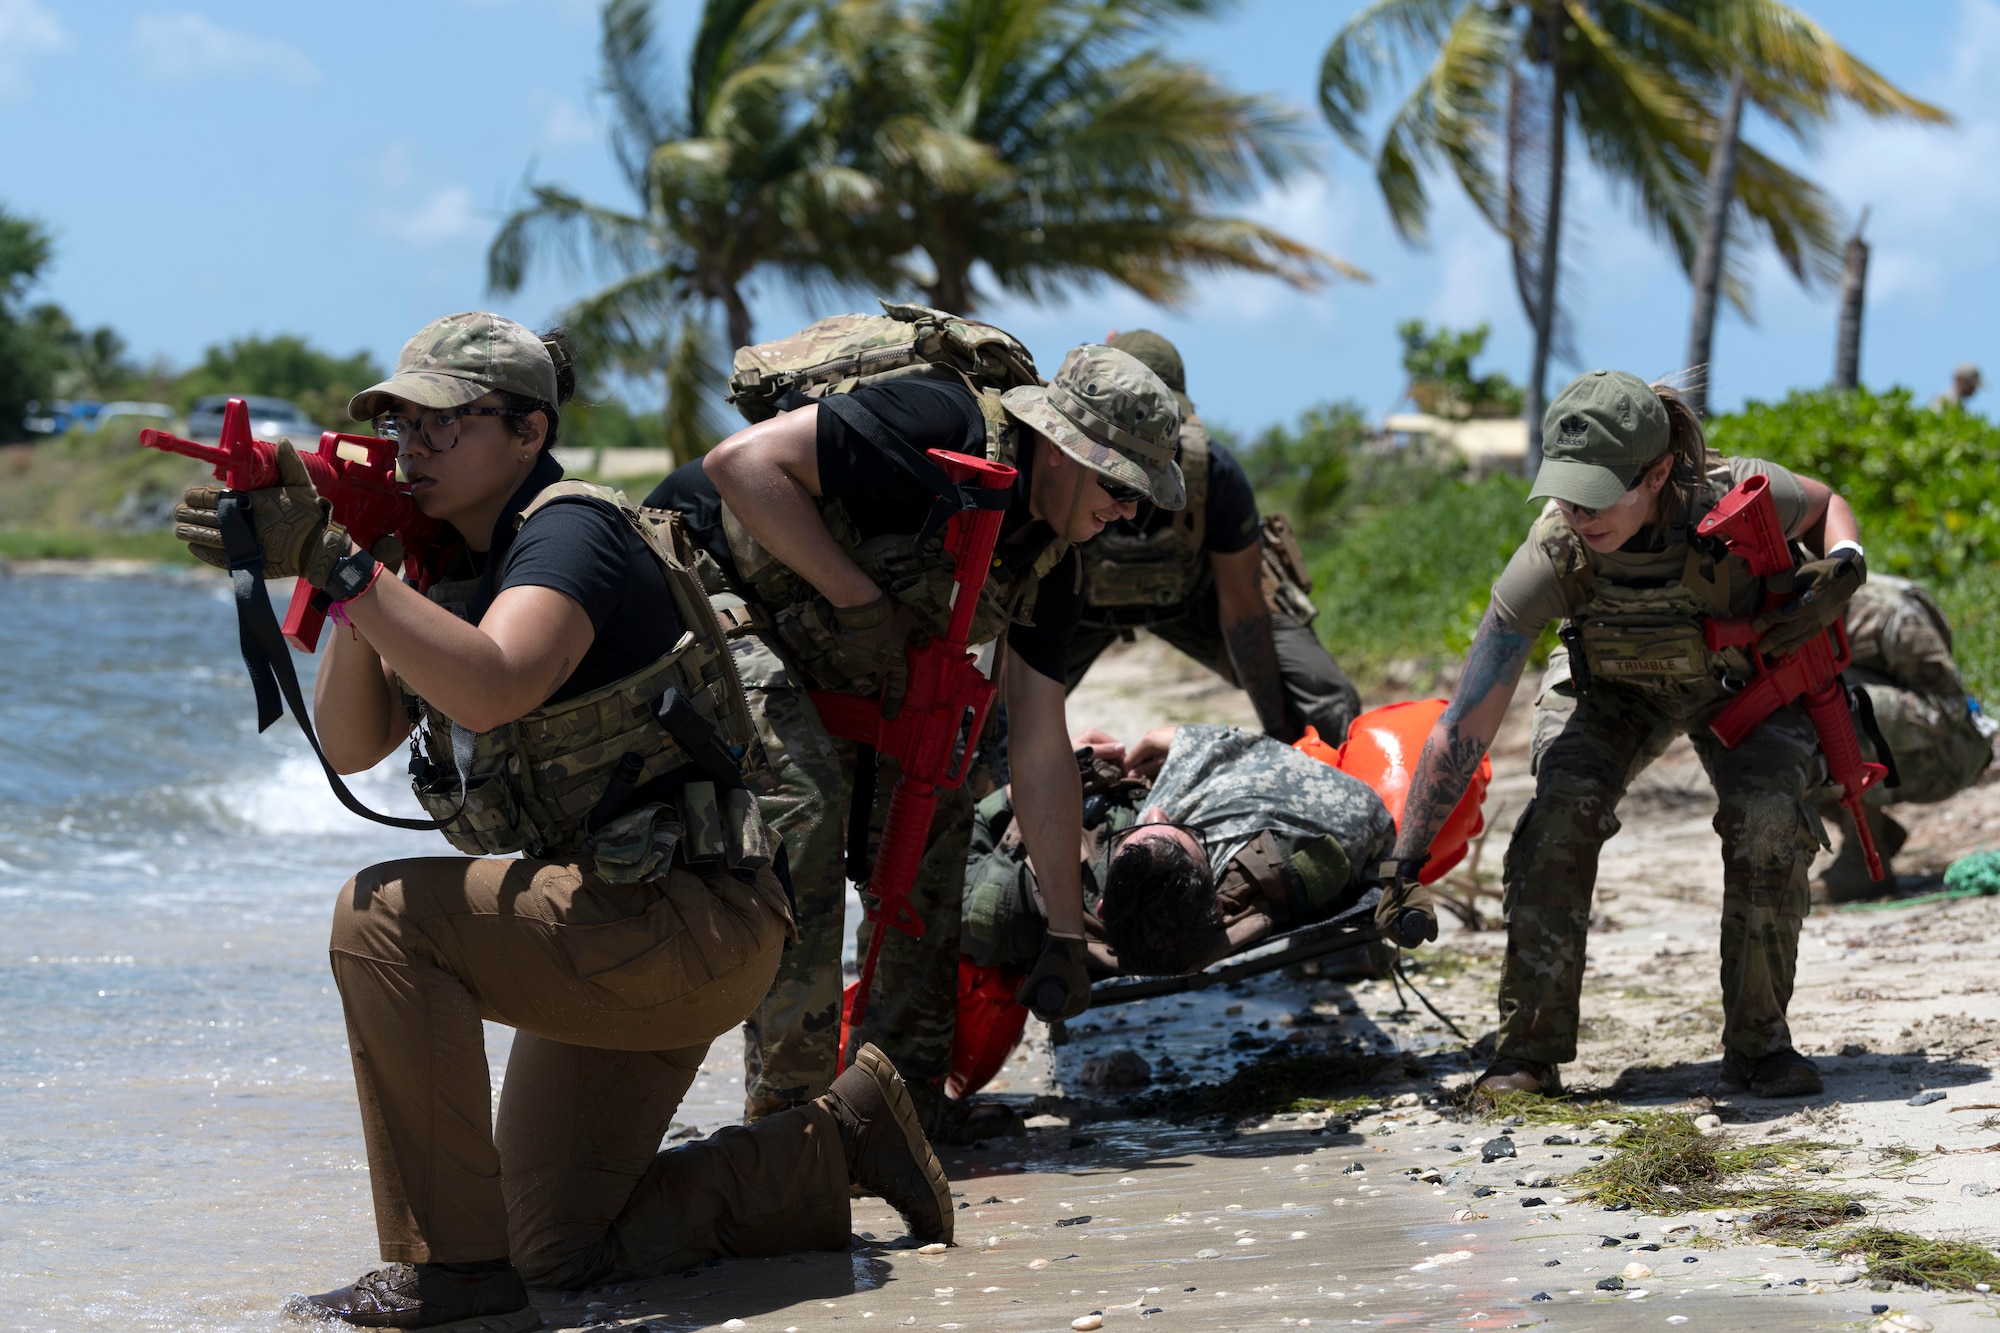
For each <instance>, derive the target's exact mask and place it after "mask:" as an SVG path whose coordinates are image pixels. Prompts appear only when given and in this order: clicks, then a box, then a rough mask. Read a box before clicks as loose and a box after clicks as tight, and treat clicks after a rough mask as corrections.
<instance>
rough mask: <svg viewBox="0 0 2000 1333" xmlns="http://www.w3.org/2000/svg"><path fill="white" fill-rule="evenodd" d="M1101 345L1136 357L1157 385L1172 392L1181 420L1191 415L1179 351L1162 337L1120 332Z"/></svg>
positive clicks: (1147, 332) (1144, 331) (1140, 331)
mask: <svg viewBox="0 0 2000 1333" xmlns="http://www.w3.org/2000/svg"><path fill="white" fill-rule="evenodd" d="M1104 345H1105V346H1106V347H1116V348H1117V349H1118V350H1119V351H1121V352H1124V353H1125V354H1126V355H1127V356H1134V357H1137V358H1138V359H1139V360H1140V362H1141V363H1143V364H1144V365H1145V367H1146V369H1148V370H1150V371H1152V372H1153V373H1154V374H1155V375H1158V376H1159V377H1160V383H1162V384H1164V385H1166V386H1167V387H1168V388H1169V389H1172V390H1173V391H1174V401H1175V402H1177V403H1179V404H1180V405H1181V420H1182V421H1186V420H1187V419H1188V418H1189V417H1191V416H1193V415H1194V403H1193V401H1192V400H1190V399H1189V398H1188V394H1187V365H1186V363H1184V362H1183V361H1182V360H1181V349H1180V348H1178V347H1176V346H1174V345H1173V344H1172V343H1171V342H1169V341H1167V338H1166V336H1165V335H1164V334H1159V333H1155V332H1153V331H1152V330H1151V329H1122V330H1120V331H1119V332H1117V333H1114V334H1112V335H1111V336H1110V337H1109V338H1106V339H1105V340H1104Z"/></svg>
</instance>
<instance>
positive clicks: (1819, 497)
mask: <svg viewBox="0 0 2000 1333" xmlns="http://www.w3.org/2000/svg"><path fill="white" fill-rule="evenodd" d="M1798 481H1799V485H1801V486H1803V487H1804V488H1805V492H1806V512H1805V515H1804V517H1802V518H1801V519H1799V521H1798V522H1797V523H1795V524H1793V525H1792V530H1791V531H1790V532H1787V533H1786V534H1785V535H1786V536H1787V537H1792V538H1796V539H1798V540H1800V541H1802V542H1804V543H1805V544H1806V545H1807V546H1810V547H1812V548H1813V550H1815V551H1817V552H1818V553H1819V554H1820V555H1825V554H1826V553H1827V552H1828V551H1829V550H1831V549H1832V548H1833V547H1835V546H1838V545H1839V544H1840V543H1842V542H1856V543H1858V542H1860V540H1861V525H1860V524H1859V523H1858V522H1856V521H1855V518H1854V509H1853V507H1852V506H1850V505H1849V504H1848V503H1847V501H1846V500H1845V499H1843V498H1842V497H1841V496H1840V494H1839V493H1838V492H1836V491H1835V490H1834V489H1833V488H1832V487H1830V486H1828V485H1827V484H1826V483H1825V482H1823V481H1814V480H1813V479H1812V478H1811V477H1800V478H1799V479H1798Z"/></svg>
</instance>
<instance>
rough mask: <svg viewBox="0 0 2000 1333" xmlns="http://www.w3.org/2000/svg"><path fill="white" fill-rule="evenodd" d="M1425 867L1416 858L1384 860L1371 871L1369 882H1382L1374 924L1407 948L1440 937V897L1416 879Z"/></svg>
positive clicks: (1385, 936)
mask: <svg viewBox="0 0 2000 1333" xmlns="http://www.w3.org/2000/svg"><path fill="white" fill-rule="evenodd" d="M1422 868H1423V861H1422V860H1421V859H1419V860H1416V861H1395V860H1389V861H1383V862H1381V863H1380V864H1379V865H1378V866H1376V868H1375V869H1374V871H1373V872H1372V873H1371V874H1370V875H1369V877H1368V878H1369V882H1371V883H1374V884H1379V885H1381V886H1382V899H1381V901H1380V902H1378V903H1376V904H1375V924H1376V925H1377V926H1378V927H1380V928H1381V931H1382V937H1383V938H1384V939H1386V940H1388V941H1389V942H1390V943H1392V944H1397V945H1400V946H1402V947H1403V948H1405V949H1414V948H1416V947H1417V946H1418V945H1419V944H1428V943H1430V942H1431V941H1432V940H1434V939H1436V938H1437V937H1438V921H1437V900H1436V899H1435V898H1433V897H1432V896H1431V891H1430V889H1429V888H1428V887H1426V886H1425V885H1424V884H1423V883H1422V882H1420V881H1419V880H1418V879H1417V872H1418V871H1419V870H1421V869H1422Z"/></svg>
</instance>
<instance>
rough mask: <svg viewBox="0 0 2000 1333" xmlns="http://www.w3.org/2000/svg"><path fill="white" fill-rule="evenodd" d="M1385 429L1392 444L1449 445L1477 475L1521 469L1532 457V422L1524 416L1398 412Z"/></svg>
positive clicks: (1389, 417)
mask: <svg viewBox="0 0 2000 1333" xmlns="http://www.w3.org/2000/svg"><path fill="white" fill-rule="evenodd" d="M1382 433H1383V435H1384V437H1385V438H1386V440H1387V442H1388V443H1389V444H1391V445H1396V446H1401V447H1403V448H1411V449H1425V448H1430V449H1449V450H1451V451H1452V452H1454V453H1456V454H1458V455H1459V456H1460V457H1461V458H1463V459H1464V460H1465V462H1466V466H1467V467H1468V468H1469V469H1470V470H1471V472H1472V475H1473V476H1475V477H1484V476H1488V475H1490V474H1492V473H1495V472H1519V471H1520V470H1521V469H1522V467H1523V466H1525V465H1526V463H1527V459H1528V423H1527V422H1526V421H1524V420H1522V419H1521V418H1520V417H1473V418H1471V419H1470V420H1466V421H1453V420H1450V419H1449V418H1446V417H1435V416H1431V415H1430V414H1429V413H1426V412H1394V413H1391V414H1390V415H1389V416H1388V417H1386V418H1384V419H1383V422H1382Z"/></svg>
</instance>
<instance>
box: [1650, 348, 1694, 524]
mask: <svg viewBox="0 0 2000 1333" xmlns="http://www.w3.org/2000/svg"><path fill="white" fill-rule="evenodd" d="M1652 390H1653V392H1654V393H1656V394H1658V395H1659V398H1660V406H1661V407H1662V408H1664V409H1665V410H1666V413H1667V452H1666V454H1664V455H1662V457H1670V458H1672V459H1673V460H1674V461H1673V466H1672V467H1671V468H1669V469H1668V472H1667V484H1666V486H1665V487H1663V488H1662V489H1661V491H1660V511H1659V515H1658V517H1656V518H1655V519H1654V520H1653V533H1654V535H1655V536H1656V537H1663V536H1665V535H1666V534H1667V533H1669V532H1672V531H1674V530H1675V529H1677V528H1680V527H1681V526H1683V525H1684V524H1686V522H1687V520H1688V515H1689V514H1691V513H1693V512H1694V503H1695V497H1696V496H1698V495H1700V494H1701V487H1702V484H1703V479H1704V478H1705V477H1706V476H1707V475H1708V436H1707V434H1706V433H1705V432H1704V431H1703V430H1702V428H1701V418H1700V417H1698V416H1696V415H1695V411H1694V408H1693V406H1692V405H1691V404H1689V402H1688V400H1687V399H1685V398H1683V397H1681V394H1680V390H1678V389H1676V388H1674V387H1673V386H1672V385H1669V384H1658V383H1656V384H1654V385H1653V386H1652ZM1659 463H1660V460H1659V459H1658V458H1655V459H1654V460H1653V461H1652V462H1650V463H1648V464H1646V470H1647V471H1651V470H1652V469H1653V468H1655V467H1658V466H1659Z"/></svg>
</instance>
